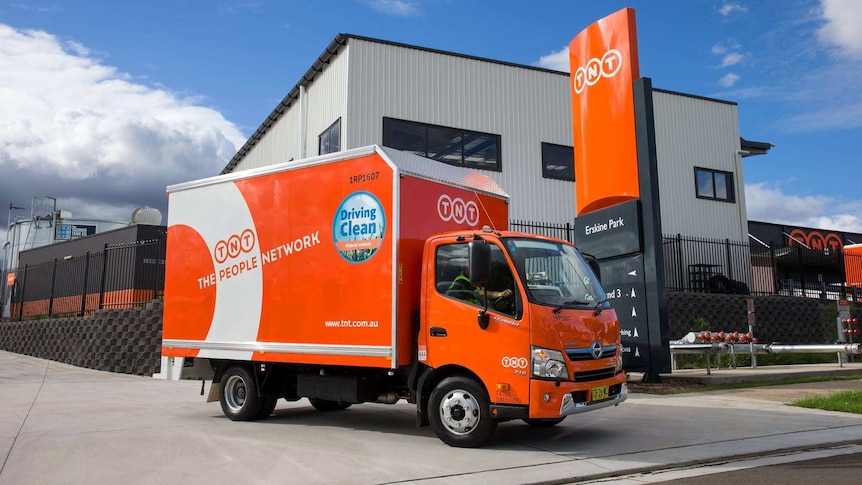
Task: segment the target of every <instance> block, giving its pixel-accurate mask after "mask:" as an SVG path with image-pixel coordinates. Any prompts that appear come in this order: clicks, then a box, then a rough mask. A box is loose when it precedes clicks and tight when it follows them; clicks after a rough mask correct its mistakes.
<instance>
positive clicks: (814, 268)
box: [663, 234, 862, 300]
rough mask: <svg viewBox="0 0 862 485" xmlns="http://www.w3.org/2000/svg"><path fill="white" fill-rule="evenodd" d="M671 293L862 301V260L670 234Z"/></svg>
mask: <svg viewBox="0 0 862 485" xmlns="http://www.w3.org/2000/svg"><path fill="white" fill-rule="evenodd" d="M663 240H664V258H665V275H666V276H665V284H666V287H667V289H668V290H670V291H688V292H708V293H740V294H753V295H786V296H801V297H807V298H828V299H832V300H837V299H845V298H850V299H853V300H857V299H858V297H862V277H860V275H862V256H860V255H855V254H845V253H844V252H842V251H830V250H817V249H808V248H804V247H800V246H792V247H781V248H775V247H764V246H762V245H759V244H758V245H754V244H752V245H749V244H746V243H743V242H739V241H730V240H728V239H725V240H723V241H722V240H714V239H700V238H689V237H683V236H681V235H679V234H677V235H675V236H668V235H665V236H664V238H663Z"/></svg>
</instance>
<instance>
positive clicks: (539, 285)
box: [162, 146, 628, 447]
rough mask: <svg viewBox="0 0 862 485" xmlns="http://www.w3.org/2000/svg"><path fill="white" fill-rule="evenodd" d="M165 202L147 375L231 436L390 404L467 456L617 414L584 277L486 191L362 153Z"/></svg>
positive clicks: (245, 174) (429, 164)
mask: <svg viewBox="0 0 862 485" xmlns="http://www.w3.org/2000/svg"><path fill="white" fill-rule="evenodd" d="M167 192H168V198H169V202H168V223H169V225H168V242H167V259H166V276H165V277H166V281H165V301H164V327H163V343H162V345H163V347H162V355H163V363H164V362H169V364H167V365H168V366H170V367H171V368H175V369H177V368H178V369H184V368H185V369H189V370H191V369H200V368H202V367H204V368H206V369H207V371H208V372H209V373H210V375H211V376H212V379H213V385H212V386H211V389H210V397H209V398H208V400H209V401H215V400H218V401H219V402H220V403H221V408H222V410H223V411H224V413H225V415H227V417H228V418H230V419H231V420H235V421H247V420H256V419H262V418H265V417H267V416H269V415H270V414H271V413H272V412H273V410H274V408H275V405H276V401H277V400H278V399H280V398H284V399H286V400H288V401H297V400H300V399H302V398H307V399H308V401H309V402H310V404H311V405H312V406H313V407H314V408H316V409H318V410H320V411H335V410H342V409H345V408H347V407H349V406H351V405H353V404H359V403H369V402H377V403H387V404H394V403H396V402H398V401H400V400H402V399H403V400H406V401H407V402H408V403H411V404H415V405H416V412H417V423H418V425H420V426H424V425H428V424H430V425H431V426H432V427H433V430H434V432H435V433H436V435H437V436H438V437H439V438H440V439H441V440H443V441H444V442H445V443H447V444H449V445H451V446H459V447H477V446H481V445H483V444H484V443H486V442H487V441H488V440H489V439H490V438H491V437H492V436H493V434H494V432H495V430H496V427H497V423H498V422H501V421H506V420H513V419H520V420H523V421H525V422H526V423H527V424H529V425H532V426H539V427H542V426H552V425H554V424H557V423H559V422H561V421H562V420H563V419H565V418H566V417H567V416H568V415H570V414H577V413H583V412H586V411H591V410H595V409H601V408H605V407H608V406H615V405H618V404H620V403H621V402H623V401H625V400H626V398H627V395H628V393H627V390H626V376H625V372H624V371H623V369H622V358H621V354H620V329H619V322H618V320H617V317H616V314H615V313H614V310H613V309H612V308H611V307H610V305H609V303H608V300H607V297H606V296H605V293H604V291H603V290H602V287H601V284H600V282H599V280H598V278H597V276H596V274H595V271H594V269H593V267H595V268H597V263H595V260H594V259H593V260H590V259H589V258H585V257H584V256H583V255H582V254H581V253H580V252H578V250H577V249H576V248H575V247H574V246H572V245H571V244H569V243H568V242H565V241H563V240H559V239H553V238H548V237H541V236H536V235H532V234H524V233H518V232H510V231H508V230H507V228H508V219H507V217H508V196H507V195H506V193H505V192H504V191H503V190H502V189H501V188H500V187H499V186H498V185H497V184H496V183H495V182H494V181H493V180H492V179H491V178H490V177H487V176H485V175H482V174H478V173H475V172H471V171H468V170H465V169H462V168H458V167H453V166H449V165H446V164H443V163H440V162H437V161H433V160H429V159H426V158H422V157H419V156H416V155H413V154H409V153H406V152H402V151H398V150H394V149H390V148H385V147H379V146H371V147H366V148H359V149H353V150H347V151H343V152H338V153H334V154H330V155H324V156H320V157H314V158H309V159H306V160H301V161H294V162H287V163H282V164H278V165H271V166H266V167H262V168H256V169H250V170H245V171H240V172H235V173H229V174H224V175H219V176H216V177H211V178H206V179H202V180H197V181H192V182H188V183H182V184H178V185H172V186H170V187H168V189H167ZM591 265H593V266H591ZM192 363H193V364H194V365H192ZM163 368H164V364H163ZM178 374H179V372H177V373H175V374H174V375H173V376H171V378H179V377H180V376H179V375H178Z"/></svg>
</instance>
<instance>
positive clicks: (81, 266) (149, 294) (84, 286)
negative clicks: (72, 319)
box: [9, 238, 165, 320]
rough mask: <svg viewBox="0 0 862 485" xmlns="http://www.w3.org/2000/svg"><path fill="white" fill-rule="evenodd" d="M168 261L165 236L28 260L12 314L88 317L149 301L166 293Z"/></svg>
mask: <svg viewBox="0 0 862 485" xmlns="http://www.w3.org/2000/svg"><path fill="white" fill-rule="evenodd" d="M164 265H165V238H159V239H151V240H146V241H137V242H133V243H123V244H115V245H108V244H106V245H105V247H104V249H103V250H101V251H96V252H88V253H86V254H84V255H80V256H74V257H68V258H64V259H55V260H54V261H51V262H48V263H42V264H37V265H25V266H24V267H23V268H18V270H17V271H16V272H15V283H14V285H13V286H12V294H11V299H10V305H9V317H10V319H12V320H24V319H31V318H40V317H59V316H84V315H89V314H92V313H93V312H94V311H96V310H99V309H105V308H128V307H132V306H140V305H143V304H146V303H148V302H150V301H152V300H154V299H156V298H160V297H162V296H163V294H164V288H165V266H164Z"/></svg>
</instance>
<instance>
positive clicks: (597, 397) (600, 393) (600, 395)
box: [592, 386, 608, 401]
mask: <svg viewBox="0 0 862 485" xmlns="http://www.w3.org/2000/svg"><path fill="white" fill-rule="evenodd" d="M592 395H593V398H592V400H593V401H601V400H602V399H607V398H608V386H601V387H594V388H593V393H592Z"/></svg>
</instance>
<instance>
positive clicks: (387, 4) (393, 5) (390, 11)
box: [365, 0, 422, 17]
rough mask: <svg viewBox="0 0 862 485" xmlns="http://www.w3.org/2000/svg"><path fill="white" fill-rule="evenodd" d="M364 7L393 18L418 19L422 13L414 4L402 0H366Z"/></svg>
mask: <svg viewBox="0 0 862 485" xmlns="http://www.w3.org/2000/svg"><path fill="white" fill-rule="evenodd" d="M365 4H366V5H368V6H369V7H371V8H373V9H374V10H377V11H378V12H380V13H384V14H386V15H392V16H393V17H418V16H420V15H422V11H421V10H420V9H419V6H418V5H417V4H416V2H405V1H403V0H367V1H366V2H365Z"/></svg>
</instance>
